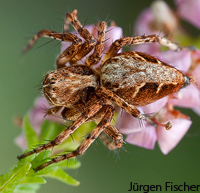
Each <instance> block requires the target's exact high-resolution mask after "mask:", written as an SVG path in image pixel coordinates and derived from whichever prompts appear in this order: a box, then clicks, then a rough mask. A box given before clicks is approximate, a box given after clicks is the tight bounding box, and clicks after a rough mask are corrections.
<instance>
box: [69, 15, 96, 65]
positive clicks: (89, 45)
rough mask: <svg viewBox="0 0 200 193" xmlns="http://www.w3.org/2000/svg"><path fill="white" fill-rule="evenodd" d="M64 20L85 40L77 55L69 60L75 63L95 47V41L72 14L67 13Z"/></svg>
mask: <svg viewBox="0 0 200 193" xmlns="http://www.w3.org/2000/svg"><path fill="white" fill-rule="evenodd" d="M66 18H67V19H68V20H69V21H70V22H71V23H72V25H73V27H74V29H75V30H76V31H77V32H78V33H79V34H80V36H81V37H82V38H83V39H85V41H86V42H84V43H83V44H82V45H81V46H80V49H79V51H78V53H77V54H76V55H75V56H74V58H73V59H71V61H70V63H73V62H75V63H76V62H77V61H78V60H81V59H82V58H83V57H84V56H86V55H87V54H88V53H89V52H90V51H91V50H92V49H93V48H94V46H95V43H96V42H95V39H94V37H93V36H92V35H91V34H90V32H89V31H88V30H87V29H85V28H84V27H83V26H82V24H81V23H80V22H79V20H78V19H77V17H76V16H75V15H74V14H73V13H67V15H66Z"/></svg>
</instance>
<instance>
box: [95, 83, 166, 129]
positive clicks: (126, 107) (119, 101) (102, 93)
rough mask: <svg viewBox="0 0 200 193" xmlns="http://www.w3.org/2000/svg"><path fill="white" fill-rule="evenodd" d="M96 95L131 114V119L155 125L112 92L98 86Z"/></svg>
mask: <svg viewBox="0 0 200 193" xmlns="http://www.w3.org/2000/svg"><path fill="white" fill-rule="evenodd" d="M95 93H96V94H97V95H99V96H103V97H105V98H107V99H109V100H111V101H113V102H114V103H116V104H117V105H118V106H119V107H121V108H123V109H124V110H125V111H126V112H127V113H129V114H131V115H132V116H133V117H135V118H138V119H139V120H140V121H143V120H145V121H147V122H148V123H149V124H151V125H155V123H154V122H153V121H152V120H151V119H149V118H148V117H147V116H145V115H144V114H141V112H140V111H139V110H138V109H137V108H136V107H134V106H133V105H130V104H129V103H127V102H126V101H125V100H124V99H122V98H120V97H119V96H118V95H116V94H115V93H113V92H112V91H110V90H108V89H106V88H104V87H102V86H100V87H98V88H97V89H96V92H95ZM168 124H170V122H167V123H166V124H165V125H163V126H165V128H168Z"/></svg>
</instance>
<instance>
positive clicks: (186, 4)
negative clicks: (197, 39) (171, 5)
mask: <svg viewBox="0 0 200 193" xmlns="http://www.w3.org/2000/svg"><path fill="white" fill-rule="evenodd" d="M175 2H176V4H177V7H178V14H179V16H180V17H182V18H183V19H185V20H186V21H188V22H191V23H192V24H193V25H195V26H196V27H198V28H200V0H176V1H175Z"/></svg>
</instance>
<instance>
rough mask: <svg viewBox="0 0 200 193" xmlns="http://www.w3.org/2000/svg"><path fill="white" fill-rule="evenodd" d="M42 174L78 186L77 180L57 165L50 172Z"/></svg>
mask: <svg viewBox="0 0 200 193" xmlns="http://www.w3.org/2000/svg"><path fill="white" fill-rule="evenodd" d="M44 176H46V177H50V178H54V179H57V180H59V181H61V182H64V183H66V184H70V185H74V186H78V185H79V184H80V182H79V181H77V180H75V179H74V178H72V177H71V176H70V175H69V174H67V173H66V172H64V171H63V170H62V169H60V168H59V167H56V169H54V170H53V171H52V172H51V173H48V174H46V175H44Z"/></svg>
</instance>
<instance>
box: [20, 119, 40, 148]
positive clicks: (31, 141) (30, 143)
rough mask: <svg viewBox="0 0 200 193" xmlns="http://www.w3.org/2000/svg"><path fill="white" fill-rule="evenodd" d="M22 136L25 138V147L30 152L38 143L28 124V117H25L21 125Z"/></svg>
mask: <svg viewBox="0 0 200 193" xmlns="http://www.w3.org/2000/svg"><path fill="white" fill-rule="evenodd" d="M22 128H23V131H24V135H25V136H26V142H27V147H28V149H29V150H30V149H31V148H33V147H34V146H36V145H37V144H38V143H39V140H38V136H37V134H36V133H35V131H34V130H33V128H32V126H31V125H30V123H29V117H28V115H26V116H25V117H24V119H23V125H22Z"/></svg>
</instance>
